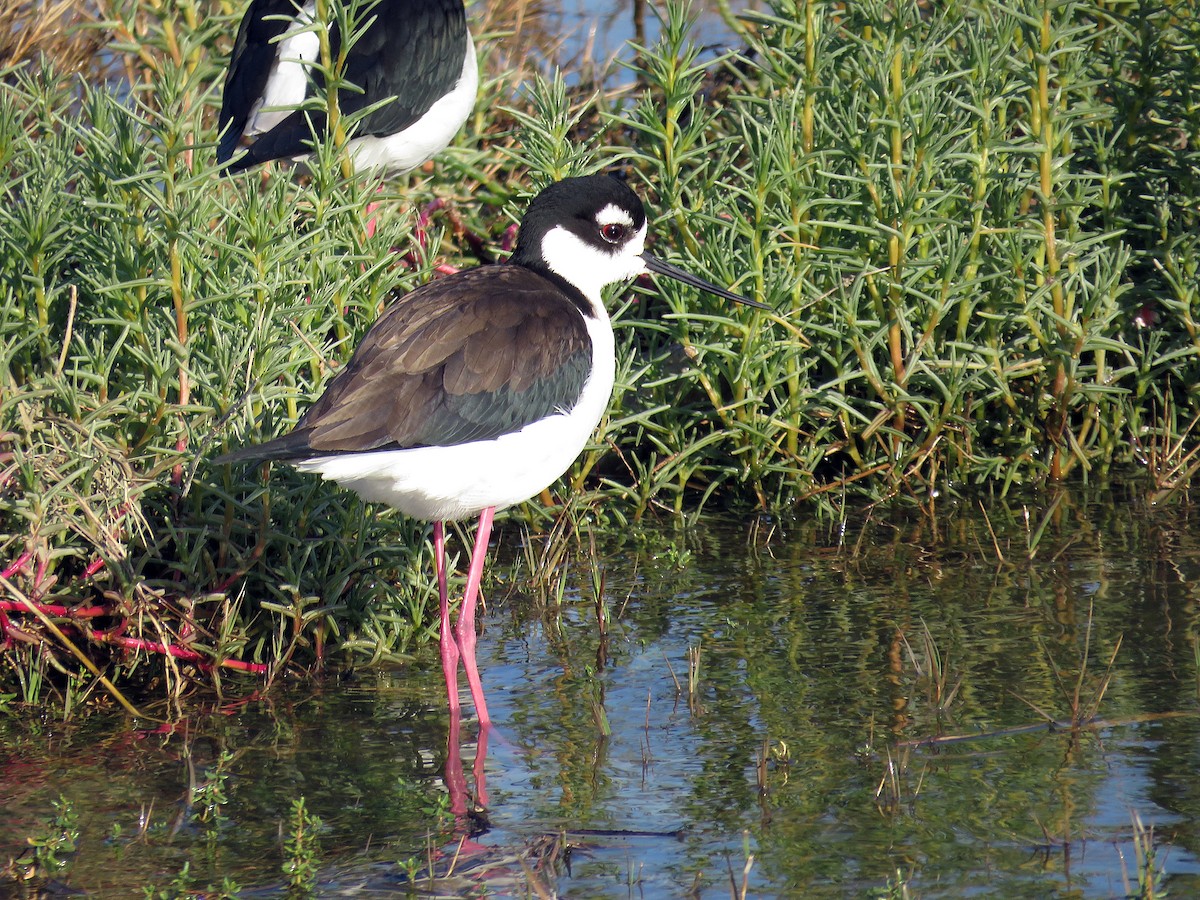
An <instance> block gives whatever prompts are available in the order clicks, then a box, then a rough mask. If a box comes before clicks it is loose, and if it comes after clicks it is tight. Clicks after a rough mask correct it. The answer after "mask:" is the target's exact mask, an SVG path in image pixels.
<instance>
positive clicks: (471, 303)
mask: <svg viewBox="0 0 1200 900" xmlns="http://www.w3.org/2000/svg"><path fill="white" fill-rule="evenodd" d="M591 364H592V361H591V343H590V339H589V337H588V334H587V329H586V327H585V325H584V320H583V315H582V314H581V313H580V311H579V309H578V308H577V307H576V306H575V305H574V304H573V303H571V302H570V301H569V300H567V299H566V298H565V297H564V296H563V295H562V293H561V291H559V290H558V289H557V288H556V287H555V286H554V285H553V284H552V283H551V282H550V281H548V280H547V279H545V278H543V277H542V276H540V275H538V274H536V273H534V272H532V271H530V270H528V269H525V268H523V267H520V266H507V265H503V266H486V267H482V268H478V269H470V270H468V271H466V272H461V273H459V274H457V275H452V276H450V277H448V278H443V279H440V280H438V281H435V282H432V283H430V284H427V285H425V286H424V287H421V288H418V289H417V290H415V291H413V292H411V293H409V294H406V295H403V296H401V297H398V298H396V299H395V300H393V301H392V302H391V304H390V305H389V306H388V307H387V308H386V309H385V310H384V312H383V315H381V316H380V317H379V320H378V321H377V322H376V323H375V324H374V325H373V326H372V327H371V329H370V331H368V332H367V334H366V337H364V338H363V341H362V343H361V344H360V345H359V346H358V349H357V350H355V351H354V355H353V356H352V357H351V359H350V362H349V363H347V365H346V367H345V368H344V369H343V370H342V371H340V372H339V373H338V374H337V375H336V376H335V377H334V378H333V380H332V381H330V382H329V385H328V387H326V389H325V392H324V393H323V394H322V395H321V396H320V397H319V398H318V399H317V401H316V402H315V403H313V405H312V406H311V407H310V408H309V410H308V412H306V413H305V414H304V416H303V418H301V420H300V422H299V423H298V424H297V426H296V429H295V431H293V432H291V433H290V434H288V435H284V436H283V437H281V438H277V439H276V440H274V441H270V442H268V443H266V444H262V445H259V446H256V447H247V448H244V449H243V450H239V451H235V452H234V453H233V454H229V455H228V457H225V458H223V460H224V461H232V460H234V459H288V458H292V459H295V458H303V457H307V456H313V455H318V454H320V453H349V452H362V451H366V450H377V449H387V448H406V447H420V446H447V445H451V444H461V443H466V442H468V441H478V440H487V439H489V438H494V437H497V436H498V435H501V434H504V433H507V432H510V431H515V430H517V429H519V428H521V427H522V426H524V425H527V424H529V423H530V422H533V421H536V420H538V419H541V418H544V417H546V416H547V415H550V414H552V413H554V412H557V411H564V410H567V409H570V408H571V407H572V406H573V405H574V403H575V400H576V398H577V397H578V395H579V392H580V390H581V389H582V387H583V384H584V382H585V381H586V380H587V377H588V374H589V373H590V371H591Z"/></svg>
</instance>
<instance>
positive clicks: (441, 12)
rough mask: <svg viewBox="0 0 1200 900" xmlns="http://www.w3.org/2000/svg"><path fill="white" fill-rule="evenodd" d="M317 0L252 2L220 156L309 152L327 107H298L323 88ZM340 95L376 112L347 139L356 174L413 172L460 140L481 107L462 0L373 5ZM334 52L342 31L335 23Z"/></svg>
mask: <svg viewBox="0 0 1200 900" xmlns="http://www.w3.org/2000/svg"><path fill="white" fill-rule="evenodd" d="M316 8H317V7H316V0H254V2H253V3H251V4H250V8H249V9H248V10H247V11H246V15H245V16H244V17H243V18H242V24H241V27H240V28H239V29H238V34H237V39H236V40H235V42H234V45H233V56H232V58H231V59H230V62H229V72H228V74H227V75H226V78H225V91H224V94H223V96H222V102H221V116H220V134H221V138H220V143H219V145H218V147H217V160H218V162H220V163H221V164H222V165H223V166H224V167H225V171H227V172H238V171H241V170H242V169H247V168H250V167H251V166H255V165H258V164H259V163H262V162H266V161H267V160H272V159H290V158H296V157H303V156H306V155H307V154H308V153H309V152H310V151H311V149H312V147H311V144H312V141H313V139H314V136H317V137H319V136H320V135H321V134H322V133H323V132H324V131H325V129H326V127H327V122H328V119H327V115H326V112H325V110H323V109H317V108H310V109H297V107H298V106H300V105H301V104H302V103H304V102H305V101H306V100H307V99H308V98H310V97H312V96H314V94H316V93H319V91H320V89H321V88H320V85H321V83H322V76H321V71H320V69H319V68H316V67H317V66H319V65H320V63H321V53H320V41H319V38H318V35H317V32H316V30H315V29H314V28H313V20H314V16H315V15H316ZM359 10H360V12H358V15H359V16H360V17H361V18H362V33H361V34H360V35H359V36H358V39H357V40H355V41H354V42H353V43H352V45H351V46H350V47H349V49H348V51H347V55H346V59H345V68H344V75H343V77H344V78H345V80H346V81H347V82H349V84H350V85H353V88H347V89H343V90H339V91H338V105H339V109H340V111H341V114H342V115H343V116H346V115H354V114H356V113H359V112H361V111H363V110H367V109H368V108H369V107H370V108H371V109H370V110H369V111H368V112H366V113H365V114H364V115H363V116H362V117H361V118H360V119H359V120H358V123H357V125H356V128H355V136H354V138H353V140H351V142H350V144H349V153H350V158H351V160H352V161H353V164H354V168H355V170H356V171H358V172H366V171H381V172H384V173H388V174H399V173H402V172H406V171H409V170H410V169H415V168H416V167H417V166H419V165H421V164H422V163H423V162H425V161H426V160H428V159H431V158H432V157H433V156H435V155H436V154H437V153H439V152H440V151H442V150H443V149H445V147H446V146H447V145H448V144H449V143H450V141H451V140H453V139H454V135H455V134H457V133H458V130H459V129H460V128H461V127H462V125H463V123H464V122H465V121H466V119H467V116H468V115H470V113H471V108H472V107H473V106H474V105H475V92H476V89H477V87H478V81H479V71H478V67H477V65H476V62H475V45H474V43H473V42H472V40H471V34H470V32H469V31H468V30H467V17H466V11H465V9H464V7H463V2H462V0H377V2H374V3H372V2H369V0H367V2H363V3H361V4H360V6H359ZM329 42H330V54H331V58H333V59H337V57H338V55H339V53H340V52H341V43H342V38H341V35H340V34H339V32H338V28H337V25H336V23H335V24H331V25H330V34H329Z"/></svg>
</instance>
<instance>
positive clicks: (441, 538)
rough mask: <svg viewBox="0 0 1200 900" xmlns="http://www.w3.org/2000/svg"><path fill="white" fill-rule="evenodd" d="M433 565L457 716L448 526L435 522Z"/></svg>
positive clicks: (452, 710)
mask: <svg viewBox="0 0 1200 900" xmlns="http://www.w3.org/2000/svg"><path fill="white" fill-rule="evenodd" d="M433 565H434V568H435V569H436V570H437V583H438V611H439V616H440V624H439V626H438V640H439V643H440V647H441V651H442V673H443V674H444V675H445V676H446V695H447V696H448V697H449V698H450V715H451V717H453V718H457V717H458V714H459V702H458V657H459V652H458V638H457V637H456V636H455V634H454V629H453V627H452V626H451V625H450V592H449V590H448V589H447V587H446V526H445V524H444V523H442V522H434V523H433Z"/></svg>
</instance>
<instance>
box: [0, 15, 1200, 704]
mask: <svg viewBox="0 0 1200 900" xmlns="http://www.w3.org/2000/svg"><path fill="white" fill-rule="evenodd" d="M1197 6H1198V4H1197V2H1196V0H1182V2H1167V3H1163V4H1159V5H1151V4H1140V3H1076V2H1034V0H1021V2H1012V3H1003V4H1001V3H997V2H985V0H977V2H963V3H956V4H944V5H939V6H937V7H928V6H922V5H918V4H894V3H893V4H889V3H883V2H878V0H868V2H864V3H855V4H852V5H850V6H846V5H843V4H828V3H815V2H814V3H792V2H784V0H777V2H775V3H773V4H772V5H771V6H770V7H769V11H767V12H763V13H755V14H747V15H745V16H743V17H740V18H739V17H736V16H735V15H733V13H731V14H730V16H729V20H730V24H731V26H732V27H734V28H736V30H737V35H738V40H739V41H741V42H743V43H744V44H745V47H746V52H745V53H744V54H741V55H737V54H730V55H725V56H720V57H714V56H713V55H712V54H702V53H701V52H700V51H698V50H697V49H696V48H695V47H694V46H693V45H692V43H691V32H690V24H689V19H688V16H687V13H686V10H685V9H683V8H682V7H681V6H679V5H674V4H673V5H671V6H669V8H668V10H667V12H666V13H665V14H664V15H665V19H664V21H663V23H662V29H661V30H662V36H661V38H660V39H659V41H658V42H657V43H656V44H654V45H653V46H650V47H645V48H635V49H633V50H631V51H630V52H629V53H628V54H627V59H628V62H627V64H626V65H627V70H626V71H624V72H623V73H622V76H621V79H619V80H618V82H617V83H618V85H625V86H623V87H622V86H616V87H606V88H604V89H603V90H594V89H593V87H591V86H587V87H578V86H575V85H576V82H575V81H574V80H570V81H569V82H564V80H563V79H561V78H559V77H556V76H554V75H552V74H550V75H545V76H535V73H534V71H533V70H534V68H535V67H534V65H533V64H532V63H528V62H525V63H523V64H522V65H521V66H518V67H515V68H514V66H513V65H512V61H511V58H510V56H509V54H508V50H507V49H506V45H505V37H504V34H503V33H502V32H503V28H504V27H505V26H504V23H503V22H502V21H499V20H497V19H493V20H492V21H491V23H490V24H489V26H488V28H485V29H482V30H481V29H480V28H478V27H477V28H476V35H477V38H478V39H479V40H478V42H479V44H480V48H481V56H482V60H483V65H484V66H485V70H486V73H487V77H485V79H484V82H483V87H482V90H481V97H480V101H479V103H478V106H477V109H476V113H475V115H474V117H473V119H472V120H471V122H469V124H468V129H467V131H466V133H464V134H463V135H461V136H460V139H459V146H458V147H457V148H455V149H453V150H452V151H451V152H449V153H447V154H445V155H444V156H443V157H442V158H440V159H439V160H438V161H436V162H435V163H434V164H433V165H432V167H430V168H429V169H428V170H427V171H425V172H422V173H419V174H417V175H413V176H409V177H407V178H405V179H403V180H402V181H401V182H399V183H395V184H386V185H384V186H383V189H382V191H381V192H380V191H377V189H378V188H379V187H380V185H379V184H378V183H377V182H370V181H363V180H355V179H348V178H345V177H343V173H342V166H341V158H340V156H339V148H338V146H337V140H336V139H331V140H330V141H329V142H327V143H326V144H324V145H321V146H319V147H318V148H317V151H316V154H315V157H314V161H313V164H312V167H311V168H312V172H311V175H310V176H309V177H308V178H307V179H296V178H291V177H287V176H285V175H283V174H281V173H280V172H279V171H278V170H273V171H271V172H270V173H259V172H254V173H249V174H246V175H244V176H239V177H236V178H233V179H228V180H225V179H221V178H220V177H218V175H217V174H216V172H215V170H214V165H213V152H214V146H215V139H216V135H215V133H214V122H215V111H216V105H217V104H218V103H219V90H220V80H221V78H222V76H223V66H224V63H225V60H226V58H227V54H228V50H229V44H230V42H231V39H232V34H233V32H234V29H235V26H236V22H237V18H238V16H239V15H240V12H241V9H240V8H237V9H234V8H232V7H230V6H228V5H223V4H217V3H214V4H205V5H204V6H203V7H201V6H197V5H195V4H193V3H189V2H184V0H168V2H164V3H160V4H143V3H140V2H136V0H114V2H111V3H105V4H103V5H102V6H101V7H100V8H99V10H98V12H97V14H96V19H97V22H96V23H93V25H92V26H89V28H88V29H87V30H86V32H83V33H84V34H86V35H87V38H88V40H89V41H93V42H95V43H90V44H88V46H98V45H102V46H104V47H105V48H106V54H105V56H104V57H103V59H104V61H105V69H104V71H103V72H101V73H98V72H94V71H89V72H86V73H85V74H83V75H79V74H74V70H75V69H77V68H78V60H79V59H80V58H83V57H86V54H76V55H74V56H71V57H70V58H69V59H65V60H61V61H59V60H55V59H54V58H51V57H36V56H35V55H33V51H32V49H30V48H22V49H21V53H22V54H24V55H25V57H26V58H25V59H24V61H22V60H20V59H17V58H15V57H10V60H11V64H10V65H9V66H8V67H7V68H6V69H5V70H4V72H3V85H2V87H0V191H2V192H3V201H2V202H0V359H2V365H0V573H2V574H3V581H0V587H2V588H3V590H2V592H0V601H2V602H3V603H4V607H3V610H2V611H3V614H4V616H5V617H6V618H5V620H4V628H5V632H4V635H5V636H4V641H5V650H4V652H3V653H2V654H0V694H3V695H5V696H6V697H8V698H9V700H10V701H11V702H22V703H30V704H39V705H40V704H45V703H47V702H50V703H54V704H57V705H58V706H60V707H61V708H63V709H64V711H65V712H66V713H69V712H70V711H71V709H73V708H75V707H76V706H78V705H79V704H81V703H86V702H88V701H89V700H90V699H96V698H100V699H105V701H106V702H107V698H108V697H109V696H110V695H111V694H112V692H114V691H115V690H116V689H117V687H118V686H120V687H122V688H124V689H125V690H126V691H128V692H130V693H131V696H134V698H135V699H138V698H144V699H145V700H147V701H153V700H161V699H162V698H164V697H169V698H179V697H182V696H184V695H185V694H186V693H187V692H188V690H189V688H190V687H191V686H192V685H195V684H200V685H203V686H205V687H206V688H209V687H214V688H215V689H216V690H217V691H218V692H220V691H222V690H223V688H224V686H225V682H226V681H227V680H228V679H230V678H234V679H239V680H240V679H243V678H247V675H246V674H244V670H246V669H252V670H254V671H255V672H259V670H260V669H261V673H260V674H258V675H256V676H255V677H261V676H262V675H265V676H266V677H267V678H273V677H275V676H277V675H279V674H281V673H282V672H284V671H285V670H287V669H288V668H289V667H296V668H300V669H311V668H314V667H317V666H320V665H322V664H323V663H324V662H325V661H326V660H329V659H334V660H336V661H337V662H338V663H344V662H351V663H356V664H392V663H397V662H403V661H405V660H406V659H408V658H409V656H410V654H411V653H412V652H413V651H414V650H416V649H417V648H419V647H420V646H421V645H423V644H424V643H425V642H426V641H427V640H428V638H429V637H430V635H431V633H432V629H433V627H434V622H435V612H436V610H435V608H434V607H435V605H436V604H435V603H433V602H432V598H433V597H435V596H436V592H435V590H434V588H433V585H432V581H431V575H430V573H431V570H432V566H431V565H430V559H429V552H430V551H429V549H428V547H427V544H426V539H425V536H424V530H423V527H422V526H421V525H420V524H418V523H412V522H408V521H406V520H404V519H402V518H401V517H398V516H396V515H393V514H391V513H388V512H386V511H382V510H379V509H375V508H372V507H368V506H364V505H363V504H362V503H360V502H359V501H358V500H357V499H356V498H354V497H353V496H351V495H350V494H348V493H344V492H341V491H340V490H338V489H337V488H335V487H333V486H331V485H327V484H323V483H320V482H319V481H316V480H315V479H313V478H311V477H307V476H300V475H298V474H296V473H294V472H293V471H292V470H290V469H289V468H287V467H286V466H279V467H275V468H274V469H273V470H271V471H270V473H269V476H268V475H267V473H266V472H263V471H257V470H255V471H249V470H242V469H237V468H235V469H229V468H225V467H221V468H214V467H212V466H211V465H209V463H208V462H207V460H209V459H211V458H212V457H213V456H215V455H217V454H218V453H219V452H220V451H221V450H223V449H225V448H226V447H229V446H233V445H237V444H241V443H244V442H247V441H251V440H255V439H257V438H260V437H266V436H269V435H272V434H275V433H277V432H278V431H280V430H282V429H284V428H286V427H287V426H288V425H289V424H290V423H291V422H292V421H294V419H295V418H296V417H297V416H298V415H299V414H300V413H301V412H302V410H303V408H304V406H305V404H306V402H307V401H308V399H309V398H311V397H313V396H315V395H316V394H317V393H318V391H319V388H320V385H321V384H322V382H323V381H324V379H325V378H326V377H327V376H328V375H329V373H330V372H331V371H333V370H334V369H336V367H337V366H338V365H339V364H340V363H341V362H342V361H344V360H345V359H346V358H347V357H348V356H349V354H350V352H351V350H352V348H353V347H354V346H355V344H356V343H357V341H358V339H359V338H360V337H361V335H362V334H363V332H364V331H365V330H366V328H367V327H369V325H370V324H371V322H372V321H373V320H374V319H375V317H376V316H377V315H378V312H379V310H380V308H381V307H382V305H383V304H385V303H386V302H387V298H388V296H389V294H390V293H391V292H392V291H394V290H406V289H408V288H411V287H412V286H413V285H415V284H418V283H420V282H422V281H424V280H426V279H428V278H430V277H433V274H434V271H433V270H434V268H435V267H436V266H438V265H442V264H451V265H456V266H462V265H473V264H476V263H478V262H480V261H481V260H487V259H493V258H497V257H499V256H501V255H502V249H501V248H502V247H503V246H504V243H505V240H506V235H507V232H508V229H509V227H510V226H511V224H512V223H513V221H514V217H515V216H516V215H517V214H518V213H519V210H520V209H521V208H522V205H523V202H524V200H525V199H526V198H528V197H529V196H531V195H532V194H533V193H534V192H535V191H536V189H537V188H538V187H539V186H541V185H542V184H544V183H545V182H547V181H548V180H551V179H554V178H558V177H562V176H564V175H568V174H576V173H579V172H581V171H590V170H596V169H600V168H605V167H612V166H619V167H621V168H622V169H623V170H624V171H625V172H626V173H627V175H628V176H629V177H630V179H631V180H632V181H633V183H634V185H635V186H636V188H637V189H638V190H639V192H640V193H641V194H642V195H643V197H645V198H646V200H647V202H648V205H649V206H650V208H651V209H652V210H653V211H654V212H655V213H656V218H655V221H654V223H653V233H654V240H655V242H656V244H657V246H658V249H659V252H660V253H664V254H665V255H668V256H671V255H672V254H674V255H676V256H677V257H678V258H679V259H680V261H681V262H683V263H684V264H685V265H687V266H689V267H690V268H693V269H694V270H695V271H698V272H703V273H705V274H706V275H707V276H708V277H709V278H711V279H712V280H714V281H716V282H719V283H724V284H729V285H730V286H731V287H733V288H734V289H736V290H740V291H742V292H744V293H748V294H751V295H753V296H756V297H757V298H759V299H761V300H764V301H766V302H767V303H770V304H771V305H772V306H773V307H775V308H776V310H777V312H776V313H774V314H762V313H746V312H737V313H733V314H730V313H728V312H727V311H724V310H721V309H719V308H718V307H717V306H716V305H709V301H708V300H707V299H705V298H703V297H699V298H698V297H696V296H694V295H693V294H691V293H688V294H686V295H685V294H683V293H681V292H679V291H677V290H676V289H675V288H673V287H671V286H669V285H667V286H663V287H662V288H661V289H658V288H655V289H650V290H645V291H643V290H631V291H625V292H623V293H622V297H623V298H624V299H622V300H617V301H616V302H615V304H614V307H615V308H619V314H618V319H617V326H618V346H619V353H620V360H619V377H618V390H617V392H616V395H615V398H614V403H613V406H612V408H611V411H610V415H609V418H608V419H607V421H606V423H605V427H604V429H603V432H602V433H601V434H599V435H598V436H597V438H596V441H595V443H594V444H593V445H592V446H591V447H590V448H589V450H588V451H587V452H585V454H584V455H583V456H582V457H581V458H580V460H579V461H578V462H577V463H576V465H575V467H574V468H573V469H572V471H571V472H570V473H568V475H567V476H566V477H565V478H564V479H563V480H562V482H561V483H560V484H559V485H557V486H556V487H555V488H554V489H553V490H552V491H551V494H552V498H551V499H553V500H554V501H555V504H554V505H551V506H543V505H541V503H540V502H538V501H534V502H532V503H530V504H526V505H525V506H524V507H522V508H521V509H518V510H516V511H515V512H514V513H512V514H510V517H509V521H510V522H518V523H519V522H524V523H526V524H527V525H528V526H530V527H531V528H532V529H534V530H538V531H547V532H551V533H557V534H561V535H563V536H564V537H563V538H562V539H563V540H569V539H571V535H572V534H573V533H574V529H573V528H571V527H566V528H556V522H559V521H562V519H563V517H570V519H571V520H574V519H575V518H587V519H589V520H592V521H599V523H600V525H601V526H603V525H605V524H608V525H619V524H622V523H624V522H627V521H631V520H636V519H638V518H640V517H643V516H648V515H669V516H670V515H681V514H693V513H695V512H696V511H698V510H700V509H704V508H708V509H715V508H733V509H739V510H746V511H750V510H762V511H766V512H769V513H772V514H776V515H784V516H786V515H790V514H794V513H815V514H817V515H822V516H828V517H834V516H840V515H842V514H843V513H844V511H845V510H846V509H847V508H851V507H854V506H857V505H865V504H876V503H881V502H891V503H900V504H914V505H917V506H919V507H920V509H921V510H922V511H923V514H925V515H928V516H930V517H936V516H937V515H938V511H937V505H938V499H939V498H944V497H947V496H950V495H964V496H965V495H973V494H975V493H977V492H980V491H982V492H990V493H993V494H1000V495H1004V494H1007V493H1008V492H1010V491H1015V490H1025V489H1028V488H1031V487H1034V488H1036V487H1043V486H1046V485H1053V484H1058V483H1063V482H1068V481H1072V480H1075V481H1080V480H1085V481H1089V482H1093V481H1101V480H1104V479H1107V478H1110V477H1112V476H1113V475H1114V473H1118V472H1121V473H1124V472H1133V473H1135V475H1136V477H1137V478H1139V479H1140V480H1141V481H1142V482H1144V484H1145V485H1146V492H1147V495H1148V496H1149V497H1150V498H1151V499H1154V500H1165V499H1168V498H1169V497H1171V496H1174V495H1175V494H1178V493H1179V492H1182V491H1185V490H1186V489H1187V486H1188V482H1189V479H1190V476H1191V475H1192V473H1193V472H1194V470H1195V468H1196V467H1197V465H1200V462H1197V460H1196V456H1195V452H1196V448H1197V446H1200V444H1198V443H1197V441H1198V436H1197V434H1196V429H1195V422H1196V421H1197V416H1198V415H1200V405H1198V403H1197V399H1198V398H1197V388H1196V385H1197V384H1200V324H1198V323H1197V321H1196V318H1195V317H1196V315H1197V308H1198V302H1200V296H1198V292H1200V275H1198V267H1200V229H1198V228H1197V225H1198V224H1200V223H1198V222H1197V218H1198V217H1200V113H1198V112H1197V104H1196V96H1197V92H1198V91H1200V25H1198V24H1197V23H1198V22H1200V9H1198V8H1197ZM331 8H332V9H333V11H334V12H333V14H334V15H342V16H347V17H350V19H354V17H356V16H361V15H362V13H363V10H364V7H359V6H351V7H348V8H343V7H342V6H340V5H338V4H332V5H331ZM733 12H734V13H735V12H736V10H734V11H733ZM97 36H100V37H97ZM9 52H10V53H12V52H15V51H11V50H10V51H9ZM324 64H325V65H326V66H327V67H328V69H329V76H330V77H329V79H328V80H329V81H330V82H331V83H335V84H336V82H337V61H336V60H332V59H329V60H326V61H325V63H324ZM569 85H570V86H569ZM344 124H345V125H346V127H347V129H349V130H352V129H353V122H352V121H351V122H346V123H344ZM435 200H436V201H437V203H436V204H435V203H434V201H435ZM372 201H375V202H378V203H379V206H378V208H377V209H376V210H375V214H376V216H377V228H376V229H375V230H374V232H373V233H368V230H367V229H366V227H365V224H364V222H365V220H364V217H363V209H364V207H365V206H366V205H367V204H368V203H370V202H372ZM439 206H440V208H439ZM423 212H427V213H428V219H429V224H428V231H427V234H428V236H427V239H426V240H425V241H424V243H422V242H420V241H418V240H417V239H416V237H415V236H414V235H415V227H414V226H415V223H416V220H417V217H418V215H419V214H421V213H423ZM665 248H670V249H669V250H667V249H665ZM1036 518H1037V517H1036V516H1035V519H1036ZM1035 543H1036V542H1035ZM996 550H997V553H999V552H1000V551H999V546H998V545H997V547H996ZM548 552H549V551H548ZM531 568H532V566H531ZM34 607H36V608H37V609H36V612H35V609H34ZM164 650H167V651H169V652H167V653H164V652H162V651H164ZM102 679H103V680H102ZM256 683H257V682H256ZM946 687H947V689H951V687H952V686H951V685H947V686H946Z"/></svg>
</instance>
